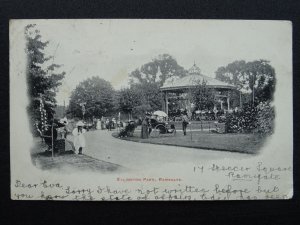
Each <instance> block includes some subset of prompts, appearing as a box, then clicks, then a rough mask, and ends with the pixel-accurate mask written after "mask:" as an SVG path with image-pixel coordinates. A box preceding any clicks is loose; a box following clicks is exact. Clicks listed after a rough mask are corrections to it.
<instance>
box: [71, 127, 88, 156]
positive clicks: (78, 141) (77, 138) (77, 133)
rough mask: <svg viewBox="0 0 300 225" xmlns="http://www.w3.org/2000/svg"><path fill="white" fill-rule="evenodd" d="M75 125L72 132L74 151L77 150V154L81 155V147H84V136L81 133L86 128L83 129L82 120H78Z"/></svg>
mask: <svg viewBox="0 0 300 225" xmlns="http://www.w3.org/2000/svg"><path fill="white" fill-rule="evenodd" d="M76 126H77V127H76V128H75V129H74V130H73V132H72V134H73V136H74V146H75V152H77V151H78V154H79V155H82V149H83V148H84V147H85V137H84V135H83V134H84V133H85V132H86V130H85V129H83V126H84V123H83V122H82V121H79V122H78V123H77V124H76Z"/></svg>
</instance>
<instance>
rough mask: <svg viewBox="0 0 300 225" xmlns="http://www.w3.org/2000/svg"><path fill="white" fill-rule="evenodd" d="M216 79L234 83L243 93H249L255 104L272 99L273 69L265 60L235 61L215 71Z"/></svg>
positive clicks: (273, 85) (273, 86) (273, 87)
mask: <svg viewBox="0 0 300 225" xmlns="http://www.w3.org/2000/svg"><path fill="white" fill-rule="evenodd" d="M216 79H218V80H221V81H224V82H226V83H229V84H234V85H236V86H237V87H238V89H239V90H240V91H242V92H243V93H244V94H248V95H250V94H251V98H249V99H251V101H252V103H254V104H255V105H257V104H259V103H260V102H265V101H270V100H272V99H273V93H274V91H275V83H276V80H275V70H274V68H273V67H272V66H271V65H270V64H269V61H267V60H255V61H252V62H245V61H244V60H241V61H235V62H233V63H230V64H228V65H227V66H226V67H220V68H219V69H218V70H217V71H216Z"/></svg>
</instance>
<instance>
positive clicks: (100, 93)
mask: <svg viewBox="0 0 300 225" xmlns="http://www.w3.org/2000/svg"><path fill="white" fill-rule="evenodd" d="M114 95H115V91H114V89H113V87H112V85H111V84H110V83H109V82H108V81H106V80H104V79H102V78H99V77H96V76H94V77H92V78H88V79H86V80H85V81H82V82H81V83H80V84H79V85H78V86H77V87H76V88H75V89H74V91H73V92H72V94H71V97H70V103H69V110H68V111H69V112H70V113H71V114H72V115H73V116H75V117H79V118H83V119H86V118H93V117H98V118H99V117H101V116H109V115H112V114H113V113H114Z"/></svg>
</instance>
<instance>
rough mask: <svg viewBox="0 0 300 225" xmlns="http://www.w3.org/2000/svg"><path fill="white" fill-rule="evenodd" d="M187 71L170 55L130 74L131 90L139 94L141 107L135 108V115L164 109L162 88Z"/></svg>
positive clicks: (161, 56)
mask: <svg viewBox="0 0 300 225" xmlns="http://www.w3.org/2000/svg"><path fill="white" fill-rule="evenodd" d="M186 74H187V71H186V70H185V69H184V68H183V67H181V66H179V65H178V63H177V61H176V60H175V59H174V58H173V57H172V56H170V55H168V54H163V55H159V56H158V57H156V58H154V59H153V60H152V61H151V62H148V63H146V64H144V65H142V66H141V67H140V68H138V69H136V70H134V71H133V72H131V73H130V74H129V77H130V81H129V83H130V88H131V90H132V91H133V92H135V93H138V95H139V98H140V103H139V105H137V106H135V107H134V108H133V111H132V112H133V115H135V116H140V115H141V114H143V113H145V112H146V111H155V110H159V109H161V108H162V101H163V98H162V93H161V91H160V87H161V86H162V85H163V84H164V82H165V81H166V79H169V78H172V77H177V78H179V77H183V76H185V75H186Z"/></svg>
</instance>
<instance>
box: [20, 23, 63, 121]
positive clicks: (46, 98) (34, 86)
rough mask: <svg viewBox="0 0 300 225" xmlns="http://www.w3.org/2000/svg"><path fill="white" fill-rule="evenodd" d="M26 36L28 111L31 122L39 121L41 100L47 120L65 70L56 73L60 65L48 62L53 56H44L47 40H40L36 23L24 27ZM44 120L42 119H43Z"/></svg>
mask: <svg viewBox="0 0 300 225" xmlns="http://www.w3.org/2000/svg"><path fill="white" fill-rule="evenodd" d="M25 37H26V54H27V57H28V58H27V59H28V63H27V73H26V75H27V82H28V94H29V99H30V103H29V106H28V112H29V115H30V116H31V118H30V119H31V124H32V125H33V124H34V123H36V121H39V123H41V120H42V118H41V117H43V116H41V109H40V105H41V100H42V102H43V109H42V110H45V113H43V115H47V119H48V122H49V120H51V119H52V118H53V114H54V108H55V106H56V99H55V96H56V91H57V88H58V87H59V86H60V85H61V80H62V79H63V78H64V75H65V72H61V73H58V72H56V69H58V68H59V67H60V65H57V64H53V63H50V65H49V60H50V59H53V57H54V56H46V55H45V53H44V49H45V48H46V47H47V45H48V43H49V42H44V41H42V40H41V38H42V36H41V34H40V31H39V30H38V29H36V25H34V24H30V25H27V26H26V27H25ZM43 120H44V119H43Z"/></svg>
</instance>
